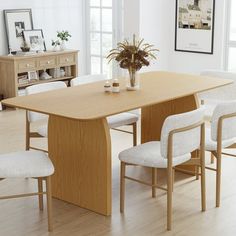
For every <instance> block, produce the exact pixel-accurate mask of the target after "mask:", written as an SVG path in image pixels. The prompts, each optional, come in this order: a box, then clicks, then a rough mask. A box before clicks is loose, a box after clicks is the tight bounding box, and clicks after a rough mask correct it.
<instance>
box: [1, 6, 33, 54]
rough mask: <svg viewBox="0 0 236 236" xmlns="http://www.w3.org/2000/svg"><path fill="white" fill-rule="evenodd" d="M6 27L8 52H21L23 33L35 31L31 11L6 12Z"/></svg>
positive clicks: (16, 10) (11, 10)
mask: <svg viewBox="0 0 236 236" xmlns="http://www.w3.org/2000/svg"><path fill="white" fill-rule="evenodd" d="M3 13H4V19H5V27H6V32H7V39H8V50H9V51H10V48H11V51H12V52H17V51H20V50H21V49H20V47H21V46H22V43H23V31H24V30H32V29H33V20H32V12H31V9H14V10H13V9H10V10H4V11H3Z"/></svg>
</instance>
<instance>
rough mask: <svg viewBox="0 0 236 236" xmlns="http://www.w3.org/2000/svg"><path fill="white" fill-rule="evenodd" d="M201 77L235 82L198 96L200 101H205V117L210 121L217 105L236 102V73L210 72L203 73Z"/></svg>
mask: <svg viewBox="0 0 236 236" xmlns="http://www.w3.org/2000/svg"><path fill="white" fill-rule="evenodd" d="M201 75H203V76H209V77H218V78H221V79H231V80H234V83H233V84H230V85H226V86H223V87H220V88H216V89H211V90H208V91H205V92H202V93H199V94H198V97H199V99H200V100H203V101H204V105H205V110H206V111H205V117H206V119H207V120H210V119H211V117H212V114H213V111H214V109H215V108H216V105H217V104H220V103H221V102H224V101H228V100H236V73H232V72H228V71H218V70H208V71H203V72H202V73H201Z"/></svg>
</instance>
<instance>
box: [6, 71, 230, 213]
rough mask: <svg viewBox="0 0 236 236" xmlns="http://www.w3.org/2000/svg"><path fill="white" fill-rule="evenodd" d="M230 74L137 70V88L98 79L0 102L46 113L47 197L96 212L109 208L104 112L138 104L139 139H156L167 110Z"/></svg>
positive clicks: (185, 106) (180, 107)
mask: <svg viewBox="0 0 236 236" xmlns="http://www.w3.org/2000/svg"><path fill="white" fill-rule="evenodd" d="M230 83H232V81H231V80H226V79H219V78H212V77H204V76H195V75H189V74H177V73H171V72H164V71H155V72H146V73H142V74H140V90H137V91H127V90H126V88H125V79H123V78H121V79H120V85H121V91H120V93H105V92H104V87H103V86H104V81H101V82H95V83H90V84H85V85H81V86H78V87H69V88H65V89H60V90H55V91H50V92H43V93H39V94H33V95H29V96H22V97H15V98H10V99H6V100H4V101H3V104H5V105H7V106H11V107H16V108H22V109H25V110H29V111H35V112H40V113H44V114H48V115H49V121H48V154H49V157H50V158H51V160H52V162H53V164H54V166H55V174H54V175H53V177H52V193H53V197H55V198H57V199H61V200H64V201H67V202H69V203H72V204H76V205H78V206H80V207H83V208H86V209H89V210H92V211H94V212H97V213H100V214H102V215H106V216H109V215H111V211H112V181H111V179H112V178H111V175H112V167H111V165H112V161H111V159H112V158H111V137H110V130H109V126H108V123H107V119H106V117H108V116H110V115H114V114H118V113H121V112H126V111H130V110H133V109H137V108H141V140H140V142H141V143H144V142H148V141H152V140H160V134H161V128H162V125H163V122H164V120H165V118H166V117H168V116H169V115H173V114H177V113H182V112H187V111H191V110H194V109H196V108H198V107H199V103H198V98H197V93H199V92H202V91H206V90H209V89H212V88H216V87H220V86H224V85H227V84H230Z"/></svg>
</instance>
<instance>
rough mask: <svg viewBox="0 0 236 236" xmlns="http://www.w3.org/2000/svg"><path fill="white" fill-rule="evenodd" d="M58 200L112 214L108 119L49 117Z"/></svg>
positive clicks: (104, 213) (49, 138) (54, 189)
mask: <svg viewBox="0 0 236 236" xmlns="http://www.w3.org/2000/svg"><path fill="white" fill-rule="evenodd" d="M48 129H49V132H48V133H49V135H48V145H49V146H48V148H49V156H50V158H51V160H52V162H53V164H54V166H55V174H54V175H53V177H52V193H53V196H54V197H55V198H58V199H61V200H64V201H67V202H70V203H73V204H75V205H78V206H80V207H83V208H87V209H89V210H92V211H95V212H97V213H100V214H103V215H111V143H110V132H109V128H108V125H107V121H106V119H105V118H104V119H98V120H91V121H78V120H72V119H67V118H63V117H58V116H53V115H52V116H50V118H49V128H48Z"/></svg>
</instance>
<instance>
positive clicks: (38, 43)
mask: <svg viewBox="0 0 236 236" xmlns="http://www.w3.org/2000/svg"><path fill="white" fill-rule="evenodd" d="M23 36H24V40H25V42H26V43H27V45H28V46H30V50H31V51H35V52H43V51H46V46H45V41H44V37H43V31H42V30H41V29H34V30H24V31H23Z"/></svg>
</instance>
